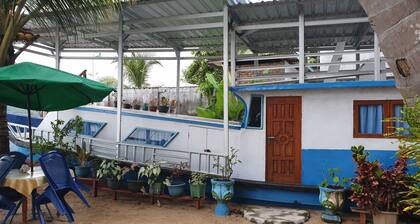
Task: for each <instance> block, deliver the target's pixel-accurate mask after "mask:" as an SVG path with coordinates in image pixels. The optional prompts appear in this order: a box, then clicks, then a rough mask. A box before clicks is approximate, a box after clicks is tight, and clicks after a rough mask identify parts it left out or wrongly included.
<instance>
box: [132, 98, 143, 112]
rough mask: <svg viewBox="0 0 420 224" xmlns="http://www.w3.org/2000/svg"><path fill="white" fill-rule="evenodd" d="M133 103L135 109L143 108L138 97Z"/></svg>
mask: <svg viewBox="0 0 420 224" xmlns="http://www.w3.org/2000/svg"><path fill="white" fill-rule="evenodd" d="M132 104H133V109H134V110H140V108H141V105H140V104H141V103H140V102H139V101H138V100H137V99H134V100H133V103H132Z"/></svg>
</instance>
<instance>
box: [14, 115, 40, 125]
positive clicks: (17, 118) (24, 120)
mask: <svg viewBox="0 0 420 224" xmlns="http://www.w3.org/2000/svg"><path fill="white" fill-rule="evenodd" d="M31 120H32V126H33V127H38V126H39V124H40V123H41V122H42V118H37V117H31ZM7 121H8V122H11V123H15V124H20V125H28V116H26V115H19V114H11V113H7Z"/></svg>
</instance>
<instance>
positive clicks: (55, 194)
mask: <svg viewBox="0 0 420 224" xmlns="http://www.w3.org/2000/svg"><path fill="white" fill-rule="evenodd" d="M39 162H40V164H41V168H42V170H43V171H44V174H45V176H46V178H47V180H48V183H49V186H48V187H47V188H46V189H45V191H44V192H43V193H42V194H41V195H33V197H34V199H33V201H34V206H35V208H36V213H37V215H38V217H39V220H40V222H41V223H42V224H43V223H45V219H44V217H43V215H42V212H41V205H43V204H47V203H52V204H53V205H54V206H55V208H56V209H57V211H58V212H59V213H60V214H61V215H65V216H66V217H67V220H68V221H69V222H70V223H72V222H74V218H73V215H72V213H74V211H73V210H72V208H71V207H70V206H69V205H68V204H67V202H66V201H65V200H64V196H65V195H66V194H67V193H68V192H70V191H72V192H74V193H75V194H76V195H77V196H78V197H79V198H80V199H81V200H82V202H83V203H85V204H86V205H87V206H88V207H90V205H89V202H88V201H87V200H86V198H85V197H84V196H83V194H82V193H81V192H80V189H79V186H78V185H77V183H76V182H75V181H74V179H73V177H72V176H71V174H70V171H69V168H68V166H67V163H66V160H65V158H64V156H63V155H61V154H60V153H59V152H57V151H51V152H48V153H46V154H44V155H42V156H41V158H40V159H39Z"/></svg>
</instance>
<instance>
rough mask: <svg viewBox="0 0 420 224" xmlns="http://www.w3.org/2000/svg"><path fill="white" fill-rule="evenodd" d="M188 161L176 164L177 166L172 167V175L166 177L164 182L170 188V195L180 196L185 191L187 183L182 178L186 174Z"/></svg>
mask: <svg viewBox="0 0 420 224" xmlns="http://www.w3.org/2000/svg"><path fill="white" fill-rule="evenodd" d="M186 167H187V163H183V162H181V163H179V164H175V167H174V168H173V169H172V173H171V176H169V177H167V178H166V179H165V182H164V184H165V185H166V187H167V188H168V193H169V195H170V196H173V197H178V196H181V195H182V194H183V193H184V189H185V186H186V183H185V182H184V180H183V179H182V177H183V176H184V175H185V169H186Z"/></svg>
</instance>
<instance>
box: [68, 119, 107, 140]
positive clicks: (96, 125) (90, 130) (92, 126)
mask: <svg viewBox="0 0 420 224" xmlns="http://www.w3.org/2000/svg"><path fill="white" fill-rule="evenodd" d="M66 125H68V123H67V124H66ZM105 125H106V123H103V122H95V121H85V120H84V121H83V130H82V133H80V134H81V135H86V136H89V137H96V136H97V135H98V134H99V132H100V131H101V130H102V129H103V128H104V127H105ZM70 134H73V135H74V130H73V131H72V132H71V133H70Z"/></svg>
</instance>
